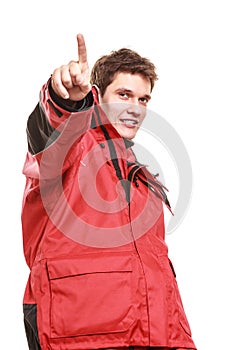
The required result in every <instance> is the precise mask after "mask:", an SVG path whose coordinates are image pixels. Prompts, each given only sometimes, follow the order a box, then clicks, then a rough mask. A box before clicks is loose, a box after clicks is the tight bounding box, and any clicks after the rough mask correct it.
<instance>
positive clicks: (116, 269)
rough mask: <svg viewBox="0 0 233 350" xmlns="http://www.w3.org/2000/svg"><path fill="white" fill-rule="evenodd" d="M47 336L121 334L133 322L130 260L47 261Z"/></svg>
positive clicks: (112, 257)
mask: <svg viewBox="0 0 233 350" xmlns="http://www.w3.org/2000/svg"><path fill="white" fill-rule="evenodd" d="M47 270H48V275H49V282H50V291H51V306H50V313H51V314H50V320H51V337H52V338H58V337H71V336H79V335H86V334H89V335H90V334H100V333H114V332H124V331H126V330H127V329H129V327H130V325H131V324H132V323H133V321H134V308H133V302H132V266H131V257H130V256H129V255H128V254H127V255H126V256H122V254H121V255H118V254H116V255H115V254H111V255H107V254H106V256H105V255H104V256H103V255H102V256H101V255H99V254H91V255H84V256H81V257H78V258H73V259H61V260H49V261H47Z"/></svg>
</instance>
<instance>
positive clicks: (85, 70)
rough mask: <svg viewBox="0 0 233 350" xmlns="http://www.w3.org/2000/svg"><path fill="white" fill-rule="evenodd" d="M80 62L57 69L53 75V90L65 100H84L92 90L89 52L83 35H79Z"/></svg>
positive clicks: (73, 62)
mask: <svg viewBox="0 0 233 350" xmlns="http://www.w3.org/2000/svg"><path fill="white" fill-rule="evenodd" d="M77 43H78V61H70V62H69V63H68V64H66V65H62V66H61V67H59V68H56V69H55V70H54V72H53V74H52V79H51V83H52V88H53V90H54V91H55V92H56V94H57V95H58V96H60V97H62V98H64V99H68V98H69V99H70V100H73V101H80V100H82V99H83V98H84V97H85V96H86V95H87V94H88V92H89V91H90V90H91V84H90V71H89V66H88V62H87V50H86V44H85V40H84V37H83V35H82V34H78V35H77Z"/></svg>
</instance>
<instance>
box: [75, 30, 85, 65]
mask: <svg viewBox="0 0 233 350" xmlns="http://www.w3.org/2000/svg"><path fill="white" fill-rule="evenodd" d="M77 41H78V58H79V62H80V63H82V64H84V63H85V64H87V49H86V44H85V40H84V36H83V35H82V34H78V35H77Z"/></svg>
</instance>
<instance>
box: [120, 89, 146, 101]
mask: <svg viewBox="0 0 233 350" xmlns="http://www.w3.org/2000/svg"><path fill="white" fill-rule="evenodd" d="M116 92H126V93H128V94H133V93H134V92H133V91H132V90H130V89H127V88H124V87H122V88H118V89H116ZM142 97H144V98H147V99H148V100H150V99H151V95H148V94H145V95H143V96H141V98H142Z"/></svg>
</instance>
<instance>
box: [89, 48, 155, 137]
mask: <svg viewBox="0 0 233 350" xmlns="http://www.w3.org/2000/svg"><path fill="white" fill-rule="evenodd" d="M156 80H157V74H156V72H155V66H154V64H153V63H152V62H150V61H149V60H148V59H147V58H144V57H141V56H140V55H139V54H138V53H136V52H135V51H132V50H130V49H120V50H118V51H113V52H112V53H111V54H109V55H105V56H102V57H101V58H100V59H99V60H97V62H96V63H95V65H94V67H93V69H92V72H91V84H92V85H95V86H97V89H98V92H99V99H100V103H101V104H102V107H103V109H104V110H105V112H106V114H107V116H108V119H109V120H110V122H111V123H112V125H113V126H114V127H115V128H116V130H117V131H118V133H119V134H120V135H121V136H122V137H124V138H127V139H133V138H134V137H135V135H136V132H137V131H138V129H139V127H140V125H141V123H142V121H143V119H144V118H145V115H146V106H147V103H148V101H149V100H150V94H151V92H152V90H153V87H154V83H155V81H156Z"/></svg>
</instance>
